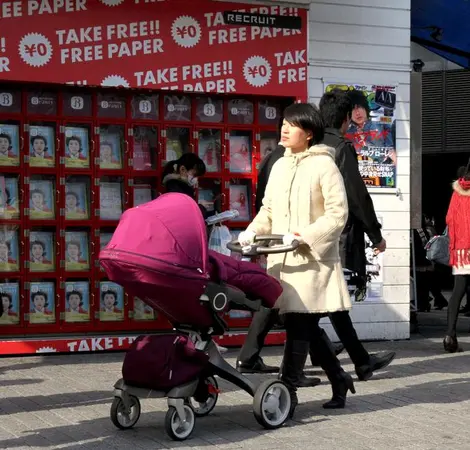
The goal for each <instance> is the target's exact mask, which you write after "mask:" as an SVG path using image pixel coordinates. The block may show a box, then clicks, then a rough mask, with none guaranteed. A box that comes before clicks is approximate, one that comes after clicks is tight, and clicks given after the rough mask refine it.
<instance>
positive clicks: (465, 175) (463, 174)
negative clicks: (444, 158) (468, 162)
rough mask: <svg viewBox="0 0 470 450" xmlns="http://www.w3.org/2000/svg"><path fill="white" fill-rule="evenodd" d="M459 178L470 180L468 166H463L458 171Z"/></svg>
mask: <svg viewBox="0 0 470 450" xmlns="http://www.w3.org/2000/svg"><path fill="white" fill-rule="evenodd" d="M457 178H458V179H460V178H464V179H465V180H469V179H470V170H469V167H468V166H461V167H459V168H458V170H457Z"/></svg>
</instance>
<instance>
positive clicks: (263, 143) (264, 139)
mask: <svg viewBox="0 0 470 450" xmlns="http://www.w3.org/2000/svg"><path fill="white" fill-rule="evenodd" d="M267 134H268V133H265V135H267ZM270 134H271V133H270ZM278 142H279V140H278V138H277V135H276V133H273V135H272V136H269V137H268V136H263V133H262V134H261V140H260V157H261V161H262V160H263V159H264V158H266V156H268V155H269V154H270V153H271V152H273V151H274V150H276V147H277V144H278Z"/></svg>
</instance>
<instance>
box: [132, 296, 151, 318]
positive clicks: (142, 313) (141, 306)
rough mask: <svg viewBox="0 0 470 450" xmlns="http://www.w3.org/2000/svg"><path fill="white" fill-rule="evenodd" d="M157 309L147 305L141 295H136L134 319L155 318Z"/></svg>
mask: <svg viewBox="0 0 470 450" xmlns="http://www.w3.org/2000/svg"><path fill="white" fill-rule="evenodd" d="M155 317H156V314H155V311H154V310H153V308H151V307H150V306H148V305H146V304H145V303H144V302H143V301H142V300H141V299H140V298H139V297H134V315H133V319H134V320H154V319H155Z"/></svg>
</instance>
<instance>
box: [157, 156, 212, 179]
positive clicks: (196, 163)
mask: <svg viewBox="0 0 470 450" xmlns="http://www.w3.org/2000/svg"><path fill="white" fill-rule="evenodd" d="M175 166H176V170H175ZM181 167H185V168H186V170H188V171H189V170H193V169H194V171H195V172H196V177H202V176H204V175H205V173H206V164H205V163H204V161H203V160H202V159H201V158H199V156H197V155H196V154H195V153H183V154H182V155H181V156H180V157H179V158H178V159H175V160H173V161H169V162H168V163H167V164H166V165H165V168H164V169H163V174H162V180H163V179H165V177H166V176H167V175H171V174H172V173H179V170H180V168H181Z"/></svg>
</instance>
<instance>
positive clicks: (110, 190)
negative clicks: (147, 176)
mask: <svg viewBox="0 0 470 450" xmlns="http://www.w3.org/2000/svg"><path fill="white" fill-rule="evenodd" d="M121 214H122V192H121V183H107V182H102V183H100V218H101V219H102V220H119V218H120V217H121Z"/></svg>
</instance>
